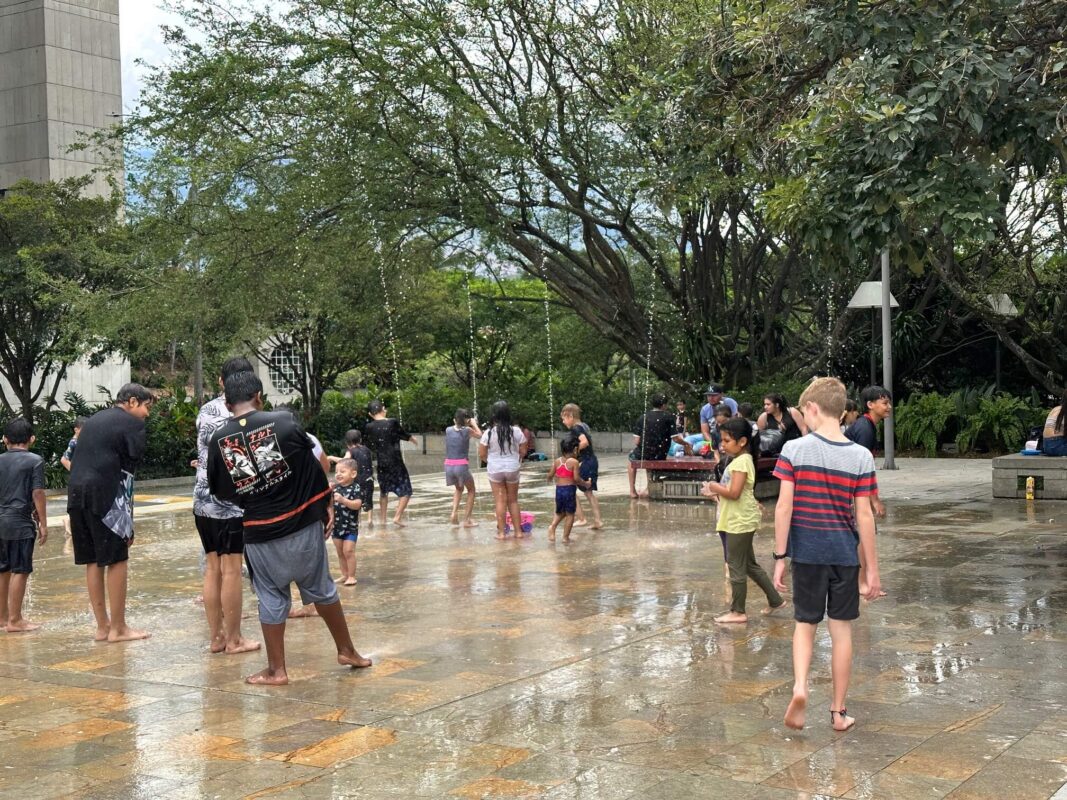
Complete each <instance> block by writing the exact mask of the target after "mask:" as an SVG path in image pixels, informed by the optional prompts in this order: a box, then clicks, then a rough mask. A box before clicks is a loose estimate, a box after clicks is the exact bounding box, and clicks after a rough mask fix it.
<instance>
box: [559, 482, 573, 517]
mask: <svg viewBox="0 0 1067 800" xmlns="http://www.w3.org/2000/svg"><path fill="white" fill-rule="evenodd" d="M577 511H578V487H577V486H575V485H573V484H572V485H570V486H557V487H556V513H557V514H563V515H564V516H566V515H570V514H574V513H575V512H577Z"/></svg>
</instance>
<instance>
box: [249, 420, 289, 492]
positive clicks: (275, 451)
mask: <svg viewBox="0 0 1067 800" xmlns="http://www.w3.org/2000/svg"><path fill="white" fill-rule="evenodd" d="M248 446H249V448H251V450H252V457H253V458H254V459H255V461H256V469H257V470H259V474H260V477H262V478H263V480H265V481H266V482H267V483H273V482H274V481H276V480H277V479H278V478H281V477H283V476H284V475H286V474H287V473H288V472H289V465H288V464H287V463H286V461H285V458H283V457H282V451H281V448H280V447H279V446H278V437H277V436H276V435H275V434H274V426H273V425H265V426H264V427H262V428H257V429H256V430H254V431H250V432H249V434H248Z"/></svg>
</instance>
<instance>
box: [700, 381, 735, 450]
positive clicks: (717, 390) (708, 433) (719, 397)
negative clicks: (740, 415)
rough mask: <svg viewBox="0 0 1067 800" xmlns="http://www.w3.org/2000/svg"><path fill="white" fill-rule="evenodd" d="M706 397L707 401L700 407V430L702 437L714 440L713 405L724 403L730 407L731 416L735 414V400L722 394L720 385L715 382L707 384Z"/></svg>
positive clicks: (710, 440)
mask: <svg viewBox="0 0 1067 800" xmlns="http://www.w3.org/2000/svg"><path fill="white" fill-rule="evenodd" d="M705 394H706V395H707V397H708V402H707V403H706V404H705V405H704V407H703V408H701V409H700V432H701V433H702V434H704V439H705V440H706V441H709V442H713V441H715V428H716V427H717V426H716V425H715V407H716V406H718V405H719V404H720V403H725V404H726V406H727V408H729V409H730V414H731V415H732V416H735V417H736V416H737V401H736V400H734V399H733V398H732V397H727V396H726V395H724V394H723V391H722V387H721V386H719V384H717V383H713V384H711V385H710V386H708V390H707V391H706V392H705Z"/></svg>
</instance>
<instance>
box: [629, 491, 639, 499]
mask: <svg viewBox="0 0 1067 800" xmlns="http://www.w3.org/2000/svg"><path fill="white" fill-rule="evenodd" d="M639 498H640V495H639V494H638V493H637V492H630V499H631V500H637V499H639Z"/></svg>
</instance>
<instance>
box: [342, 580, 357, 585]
mask: <svg viewBox="0 0 1067 800" xmlns="http://www.w3.org/2000/svg"><path fill="white" fill-rule="evenodd" d="M341 585H342V586H355V585H356V579H355V578H346V579H345V581H344V583H342V584H341Z"/></svg>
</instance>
